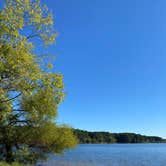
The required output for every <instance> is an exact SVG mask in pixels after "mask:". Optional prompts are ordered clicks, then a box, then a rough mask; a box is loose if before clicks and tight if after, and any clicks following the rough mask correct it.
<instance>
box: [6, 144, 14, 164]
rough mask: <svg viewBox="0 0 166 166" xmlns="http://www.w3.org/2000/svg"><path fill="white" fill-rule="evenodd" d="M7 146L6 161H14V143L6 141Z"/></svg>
mask: <svg viewBox="0 0 166 166" xmlns="http://www.w3.org/2000/svg"><path fill="white" fill-rule="evenodd" d="M5 148H6V162H7V163H11V162H13V153H12V145H11V144H10V143H6V144H5Z"/></svg>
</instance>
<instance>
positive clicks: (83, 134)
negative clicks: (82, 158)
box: [74, 129, 166, 144]
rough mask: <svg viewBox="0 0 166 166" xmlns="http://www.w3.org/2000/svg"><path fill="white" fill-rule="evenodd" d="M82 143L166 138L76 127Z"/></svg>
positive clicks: (160, 139)
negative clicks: (94, 130)
mask: <svg viewBox="0 0 166 166" xmlns="http://www.w3.org/2000/svg"><path fill="white" fill-rule="evenodd" d="M74 134H75V136H76V137H77V138H78V140H79V143H80V144H88V143H89V144H91V143H166V139H163V138H161V137H157V136H145V135H141V134H135V133H109V132H89V131H85V130H79V129H74Z"/></svg>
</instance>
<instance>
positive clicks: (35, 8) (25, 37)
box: [0, 0, 76, 163]
mask: <svg viewBox="0 0 166 166" xmlns="http://www.w3.org/2000/svg"><path fill="white" fill-rule="evenodd" d="M1 3H2V2H1ZM55 38H56V33H54V30H53V18H52V15H51V14H50V13H49V11H48V8H47V7H46V6H42V5H41V3H40V0H6V1H5V3H4V7H3V8H1V10H0V160H2V161H4V160H6V161H7V162H13V161H17V162H22V163H28V162H31V163H33V162H36V161H37V160H38V159H41V158H46V157H47V155H48V154H49V153H61V152H63V151H64V150H65V149H68V148H71V147H73V146H74V145H75V144H76V140H75V137H74V136H73V133H72V130H71V129H70V128H68V127H67V126H65V125H58V124H56V123H55V121H56V116H57V107H58V105H59V103H60V102H61V101H62V100H63V98H64V86H63V80H62V75H61V74H58V73H53V72H50V71H51V70H46V68H42V67H41V61H40V60H41V57H39V56H38V55H37V54H35V48H36V45H35V43H37V44H39V41H43V42H44V44H45V45H48V44H50V43H52V42H53V41H54V39H55ZM50 66H51V65H48V68H49V67H50Z"/></svg>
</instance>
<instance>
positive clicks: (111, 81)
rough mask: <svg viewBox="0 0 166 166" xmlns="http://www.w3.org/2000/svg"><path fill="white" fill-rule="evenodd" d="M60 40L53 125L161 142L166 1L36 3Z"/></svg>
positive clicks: (165, 108) (165, 104)
mask: <svg viewBox="0 0 166 166" xmlns="http://www.w3.org/2000/svg"><path fill="white" fill-rule="evenodd" d="M42 2H43V3H45V4H47V6H48V7H49V8H50V9H51V10H52V12H53V14H54V17H55V29H56V30H57V32H58V33H59V37H58V39H57V42H56V46H52V47H50V49H49V51H50V52H51V53H54V54H55V55H56V61H55V71H57V72H61V73H63V74H64V83H65V90H66V91H67V93H68V94H67V96H66V99H65V101H64V103H63V104H61V106H60V108H59V117H58V121H59V122H65V123H67V124H70V125H71V126H73V127H75V128H80V129H85V130H90V131H101V130H102V131H110V132H136V133H141V134H146V135H158V136H162V137H165V138H166V1H165V0H125V1H124V0H103V1H101V0H52V1H51V0H42Z"/></svg>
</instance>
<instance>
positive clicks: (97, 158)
mask: <svg viewBox="0 0 166 166" xmlns="http://www.w3.org/2000/svg"><path fill="white" fill-rule="evenodd" d="M41 165H42V166H166V144H84V145H79V146H78V147H77V148H75V149H73V150H70V151H68V152H66V153H65V154H64V155H62V156H53V155H52V156H51V157H50V159H49V160H48V161H47V162H46V163H42V164H41Z"/></svg>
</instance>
